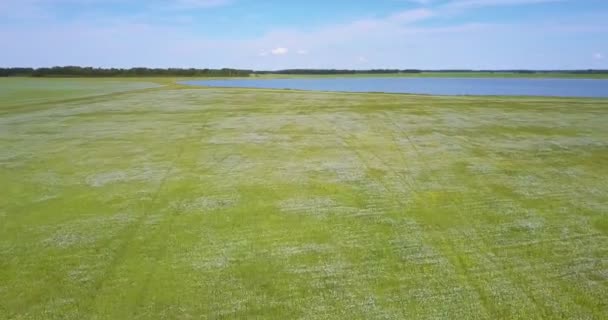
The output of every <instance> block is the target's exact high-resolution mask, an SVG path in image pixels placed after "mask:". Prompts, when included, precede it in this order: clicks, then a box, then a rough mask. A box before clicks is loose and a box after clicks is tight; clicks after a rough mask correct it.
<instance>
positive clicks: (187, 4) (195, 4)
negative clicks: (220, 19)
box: [168, 0, 233, 9]
mask: <svg viewBox="0 0 608 320" xmlns="http://www.w3.org/2000/svg"><path fill="white" fill-rule="evenodd" d="M168 2H169V5H170V6H174V7H176V8H180V9H206V8H215V7H223V6H227V5H230V4H232V3H233V0H171V1H168Z"/></svg>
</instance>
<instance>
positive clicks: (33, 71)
mask: <svg viewBox="0 0 608 320" xmlns="http://www.w3.org/2000/svg"><path fill="white" fill-rule="evenodd" d="M423 72H424V73H520V74H551V73H568V74H608V70H593V69H588V70H467V69H464V70H457V69H448V70H419V69H370V70H349V69H286V70H274V71H254V70H242V69H230V68H223V69H194V68H190V69H181V68H167V69H162V68H130V69H122V68H92V67H78V66H65V67H52V68H0V77H18V76H21V77H249V76H250V75H252V74H254V75H255V74H260V75H263V74H286V75H298V74H300V75H347V74H394V73H412V74H415V73H423Z"/></svg>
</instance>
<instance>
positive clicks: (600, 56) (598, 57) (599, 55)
mask: <svg viewBox="0 0 608 320" xmlns="http://www.w3.org/2000/svg"><path fill="white" fill-rule="evenodd" d="M592 57H593V59H595V60H603V59H604V58H605V57H604V54H603V53H600V52H596V53H594V54H593V55H592Z"/></svg>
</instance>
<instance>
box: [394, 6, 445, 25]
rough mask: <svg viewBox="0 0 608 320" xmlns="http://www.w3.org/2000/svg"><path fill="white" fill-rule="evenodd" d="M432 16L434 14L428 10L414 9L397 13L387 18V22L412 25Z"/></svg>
mask: <svg viewBox="0 0 608 320" xmlns="http://www.w3.org/2000/svg"><path fill="white" fill-rule="evenodd" d="M434 15H435V12H433V11H431V10H428V9H415V10H406V11H401V12H397V13H395V14H393V15H391V16H390V17H388V20H390V21H391V22H396V23H413V22H416V21H421V20H426V19H428V18H431V17H433V16H434Z"/></svg>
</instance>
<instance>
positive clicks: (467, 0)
mask: <svg viewBox="0 0 608 320" xmlns="http://www.w3.org/2000/svg"><path fill="white" fill-rule="evenodd" d="M562 1H563V0H452V1H451V2H448V3H447V4H445V5H444V6H443V7H444V8H448V9H473V8H481V7H495V6H517V5H530V4H539V3H549V2H562Z"/></svg>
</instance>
